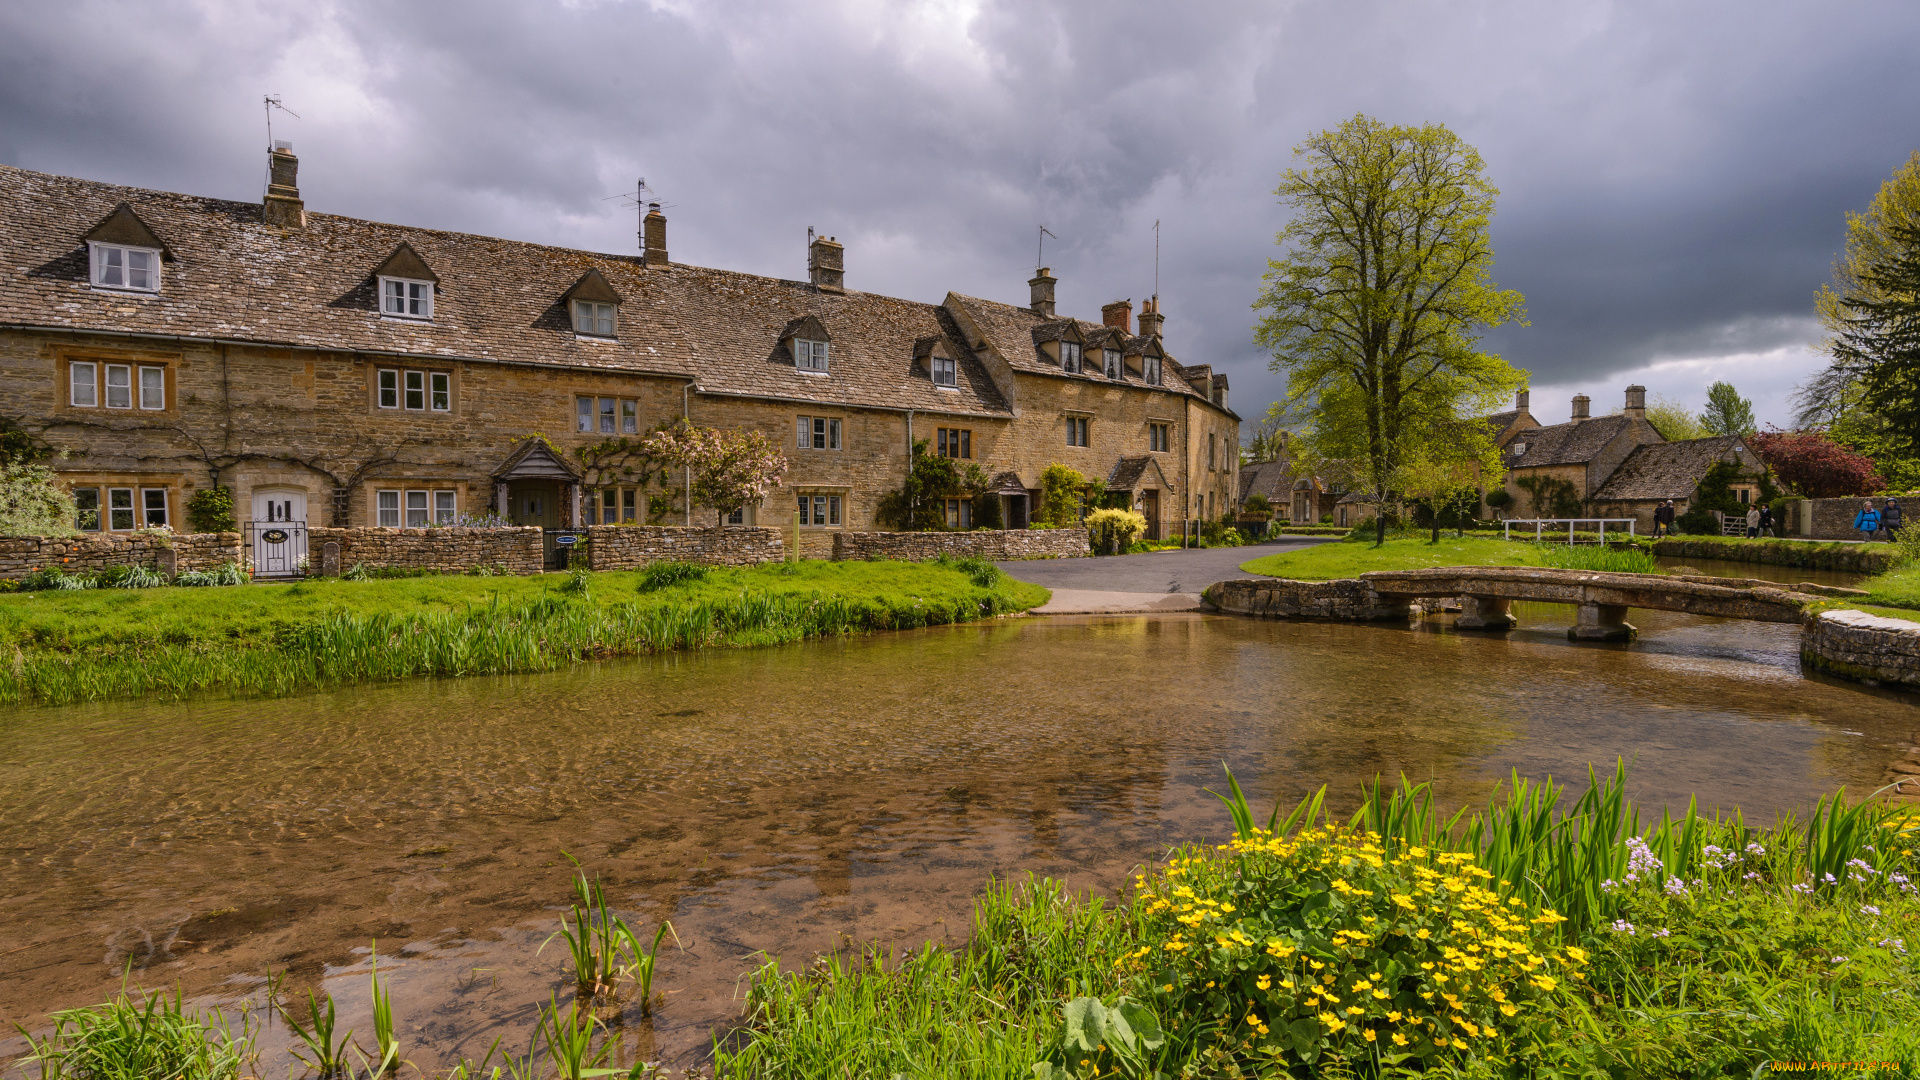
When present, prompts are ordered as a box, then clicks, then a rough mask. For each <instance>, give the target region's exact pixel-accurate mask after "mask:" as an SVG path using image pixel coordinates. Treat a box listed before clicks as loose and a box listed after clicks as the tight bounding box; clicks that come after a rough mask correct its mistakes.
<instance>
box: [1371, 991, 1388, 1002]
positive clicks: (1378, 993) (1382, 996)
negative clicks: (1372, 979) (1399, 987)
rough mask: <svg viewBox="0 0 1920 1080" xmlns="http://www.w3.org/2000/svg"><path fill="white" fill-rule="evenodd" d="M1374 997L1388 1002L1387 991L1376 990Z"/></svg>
mask: <svg viewBox="0 0 1920 1080" xmlns="http://www.w3.org/2000/svg"><path fill="white" fill-rule="evenodd" d="M1373 996H1374V997H1377V998H1379V999H1380V1000H1381V1001H1385V1000H1387V992H1386V991H1385V990H1375V991H1374V992H1373Z"/></svg>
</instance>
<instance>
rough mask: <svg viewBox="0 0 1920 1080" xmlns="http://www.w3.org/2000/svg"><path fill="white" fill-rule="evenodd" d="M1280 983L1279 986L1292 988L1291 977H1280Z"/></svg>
mask: <svg viewBox="0 0 1920 1080" xmlns="http://www.w3.org/2000/svg"><path fill="white" fill-rule="evenodd" d="M1280 985H1281V986H1284V987H1286V988H1287V989H1289V990H1291V989H1293V980H1292V979H1282V980H1280Z"/></svg>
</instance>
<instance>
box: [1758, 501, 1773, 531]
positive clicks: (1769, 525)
mask: <svg viewBox="0 0 1920 1080" xmlns="http://www.w3.org/2000/svg"><path fill="white" fill-rule="evenodd" d="M1760 535H1761V536H1772V535H1773V507H1772V506H1771V505H1762V506H1761V507H1760Z"/></svg>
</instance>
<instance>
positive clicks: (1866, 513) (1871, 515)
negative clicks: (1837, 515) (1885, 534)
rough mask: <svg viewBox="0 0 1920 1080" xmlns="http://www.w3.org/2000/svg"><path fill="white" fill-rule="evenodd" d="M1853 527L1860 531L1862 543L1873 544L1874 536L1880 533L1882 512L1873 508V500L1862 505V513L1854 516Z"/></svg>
mask: <svg viewBox="0 0 1920 1080" xmlns="http://www.w3.org/2000/svg"><path fill="white" fill-rule="evenodd" d="M1853 527H1854V528H1855V529H1858V530H1859V531H1860V540H1861V542H1862V543H1867V544H1871V543H1873V534H1874V533H1877V532H1879V531H1880V511H1878V510H1875V509H1874V508H1873V500H1872V499H1868V500H1867V501H1866V502H1864V503H1861V504H1860V512H1859V513H1857V514H1855V515H1853Z"/></svg>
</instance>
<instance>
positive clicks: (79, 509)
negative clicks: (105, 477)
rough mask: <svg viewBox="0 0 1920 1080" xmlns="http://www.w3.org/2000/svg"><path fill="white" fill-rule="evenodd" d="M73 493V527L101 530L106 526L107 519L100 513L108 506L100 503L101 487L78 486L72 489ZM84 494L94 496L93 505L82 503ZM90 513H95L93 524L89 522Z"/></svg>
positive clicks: (82, 529) (91, 530)
mask: <svg viewBox="0 0 1920 1080" xmlns="http://www.w3.org/2000/svg"><path fill="white" fill-rule="evenodd" d="M71 493H72V495H73V527H74V528H75V529H77V530H79V531H80V532H101V531H102V530H103V528H104V526H105V519H104V518H102V517H101V516H100V514H101V511H103V510H105V509H106V507H104V506H102V505H101V503H100V489H99V488H98V487H77V488H73V489H71ZM82 495H88V496H92V499H91V501H92V503H93V505H92V506H84V505H82V502H83V500H82V499H81V496H82ZM88 514H92V515H93V517H92V521H93V524H91V525H88V524H87V521H88V517H87V515H88Z"/></svg>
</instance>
